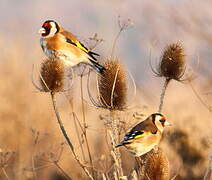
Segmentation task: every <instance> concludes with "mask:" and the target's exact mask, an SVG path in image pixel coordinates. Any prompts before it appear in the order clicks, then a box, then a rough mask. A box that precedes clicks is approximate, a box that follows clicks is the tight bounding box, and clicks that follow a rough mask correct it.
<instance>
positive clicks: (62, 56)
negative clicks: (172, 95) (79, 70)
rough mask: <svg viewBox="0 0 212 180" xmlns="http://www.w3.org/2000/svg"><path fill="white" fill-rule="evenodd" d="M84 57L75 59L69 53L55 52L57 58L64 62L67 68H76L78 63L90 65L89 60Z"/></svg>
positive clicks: (63, 51)
mask: <svg viewBox="0 0 212 180" xmlns="http://www.w3.org/2000/svg"><path fill="white" fill-rule="evenodd" d="M86 56H87V55H86ZM86 56H80V57H77V56H76V55H75V54H73V53H72V52H71V51H65V50H59V51H57V57H59V58H60V59H61V60H63V61H64V63H65V64H67V65H69V66H76V65H78V64H79V63H87V64H89V63H90V60H89V59H88V57H86Z"/></svg>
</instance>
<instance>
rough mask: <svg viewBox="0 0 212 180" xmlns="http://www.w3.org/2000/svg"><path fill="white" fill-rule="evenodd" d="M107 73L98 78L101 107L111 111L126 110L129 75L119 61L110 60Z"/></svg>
mask: <svg viewBox="0 0 212 180" xmlns="http://www.w3.org/2000/svg"><path fill="white" fill-rule="evenodd" d="M103 66H104V67H105V68H106V70H105V72H104V73H103V74H101V75H100V76H99V77H98V89H99V100H100V103H101V106H102V107H104V108H106V109H110V110H124V109H125V108H126V101H127V75H126V74H127V73H126V70H125V68H124V66H123V64H121V63H120V61H119V60H118V59H109V60H107V61H106V62H105V63H104V64H103Z"/></svg>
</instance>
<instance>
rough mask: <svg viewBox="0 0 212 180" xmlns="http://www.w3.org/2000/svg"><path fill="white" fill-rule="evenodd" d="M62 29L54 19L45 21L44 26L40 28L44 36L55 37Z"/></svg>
mask: <svg viewBox="0 0 212 180" xmlns="http://www.w3.org/2000/svg"><path fill="white" fill-rule="evenodd" d="M59 30H60V26H59V25H58V24H57V23H56V22H55V21H53V20H47V21H45V22H44V23H43V25H42V28H41V29H40V30H39V32H38V33H39V34H41V36H42V37H43V38H48V37H53V36H54V35H55V34H57V33H58V32H59Z"/></svg>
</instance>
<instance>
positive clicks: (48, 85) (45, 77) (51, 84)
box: [32, 58, 93, 180]
mask: <svg viewBox="0 0 212 180" xmlns="http://www.w3.org/2000/svg"><path fill="white" fill-rule="evenodd" d="M64 76H65V73H64V64H63V62H62V61H61V60H60V59H57V58H53V59H47V60H45V61H44V62H43V63H42V65H41V70H40V83H41V86H42V88H40V87H38V86H37V85H36V84H35V83H34V81H33V79H32V83H33V85H34V86H35V87H36V88H37V89H38V90H40V91H42V92H49V93H50V94H51V99H52V105H53V108H54V112H55V115H56V118H57V122H58V124H59V127H60V130H61V132H62V134H63V136H64V137H65V139H66V142H67V143H68V146H69V147H70V149H71V151H72V154H73V156H74V158H75V160H76V161H77V163H78V164H79V165H80V167H81V168H82V169H83V170H84V172H85V173H86V175H87V176H88V177H89V178H90V179H91V180H92V179H93V177H92V176H91V175H90V172H89V171H88V170H87V168H86V167H85V166H84V165H83V164H82V163H81V161H80V159H79V158H78V156H77V154H76V152H75V150H74V146H73V144H72V142H71V140H70V138H69V137H68V134H67V132H66V130H65V127H64V125H63V122H62V120H61V117H60V113H59V111H58V108H57V103H56V97H55V94H56V93H57V92H62V91H64Z"/></svg>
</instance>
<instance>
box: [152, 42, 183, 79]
mask: <svg viewBox="0 0 212 180" xmlns="http://www.w3.org/2000/svg"><path fill="white" fill-rule="evenodd" d="M185 69H186V67H185V52H184V49H183V47H182V45H181V44H180V43H173V44H170V45H168V46H167V47H166V48H165V50H164V52H163V55H162V57H161V60H160V63H159V66H158V68H157V72H156V74H157V75H158V76H160V77H165V78H166V79H175V80H177V81H181V80H182V79H181V78H182V76H183V75H184V73H185Z"/></svg>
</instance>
